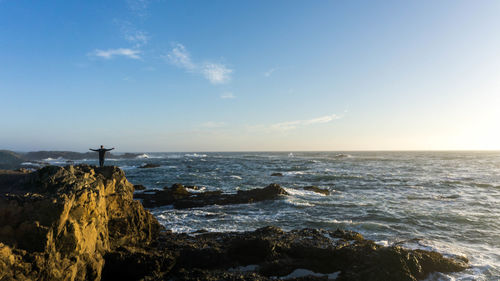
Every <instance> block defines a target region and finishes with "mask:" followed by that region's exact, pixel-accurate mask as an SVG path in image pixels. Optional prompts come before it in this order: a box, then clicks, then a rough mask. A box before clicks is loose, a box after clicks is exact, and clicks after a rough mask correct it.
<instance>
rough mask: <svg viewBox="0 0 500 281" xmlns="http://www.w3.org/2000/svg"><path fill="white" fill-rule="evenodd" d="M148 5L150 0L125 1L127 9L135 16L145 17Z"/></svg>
mask: <svg viewBox="0 0 500 281" xmlns="http://www.w3.org/2000/svg"><path fill="white" fill-rule="evenodd" d="M150 3H151V1H150V0H127V7H128V9H129V10H130V11H131V12H132V13H134V14H135V15H136V16H138V17H146V16H147V15H148V7H149V4H150Z"/></svg>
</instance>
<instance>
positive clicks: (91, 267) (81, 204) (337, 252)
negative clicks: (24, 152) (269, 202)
mask: <svg viewBox="0 0 500 281" xmlns="http://www.w3.org/2000/svg"><path fill="white" fill-rule="evenodd" d="M259 192H262V191H259ZM245 194H246V193H245ZM259 194H260V193H259ZM247 195H249V196H250V195H251V196H253V197H255V196H257V195H256V194H254V193H249V194H247ZM132 197H133V186H132V185H131V184H130V183H129V182H128V181H127V179H126V178H125V175H124V173H123V171H121V170H120V169H118V168H116V167H104V168H96V167H92V166H87V165H79V166H67V167H64V168H62V167H54V166H49V167H45V168H43V169H40V170H38V171H36V172H33V173H24V172H13V171H10V172H6V171H3V172H0V280H273V279H280V278H284V277H287V280H327V279H328V278H331V279H334V278H337V280H409V281H410V280H421V279H424V278H426V276H428V274H429V273H431V272H436V271H439V272H453V271H460V270H463V269H465V268H466V267H467V260H466V259H463V258H454V259H452V258H447V257H443V256H442V255H441V254H439V253H436V252H430V251H422V250H408V249H403V248H401V247H397V246H394V247H383V246H380V245H376V244H375V243H373V241H370V240H366V239H364V238H363V237H362V236H361V235H360V234H358V233H356V232H352V231H343V230H336V231H333V230H321V229H302V230H294V231H289V232H285V231H283V230H281V229H279V228H276V227H266V228H261V229H257V230H255V231H250V232H236V233H208V232H204V231H198V232H196V233H190V234H185V233H172V232H170V231H168V230H165V229H163V228H162V227H161V226H160V225H159V224H158V222H157V220H156V219H155V218H154V217H153V216H152V215H151V214H150V213H149V212H148V211H146V210H145V209H144V208H143V207H142V205H141V204H140V203H139V202H138V201H135V200H133V198H132ZM253 197H252V198H253ZM298 273H300V274H302V275H303V276H302V277H300V274H298ZM304 274H305V275H304Z"/></svg>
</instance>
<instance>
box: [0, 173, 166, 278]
mask: <svg viewBox="0 0 500 281" xmlns="http://www.w3.org/2000/svg"><path fill="white" fill-rule="evenodd" d="M9 181H10V184H8V183H7V182H9ZM0 182H2V183H4V184H1V185H0V191H1V195H0V242H1V243H2V244H1V246H0V280H4V279H10V278H13V279H19V280H23V279H32V280H99V279H100V277H101V270H102V267H103V265H104V255H105V254H106V253H107V252H110V251H112V250H113V249H115V248H117V247H120V246H122V245H130V246H134V245H135V246H144V245H148V244H149V243H151V242H152V241H154V240H155V238H156V237H157V235H158V233H159V231H160V225H159V224H158V221H157V220H156V219H155V218H154V217H153V216H152V215H151V214H150V213H149V212H147V211H146V210H144V209H143V207H142V206H141V204H140V203H139V202H138V201H134V200H133V198H132V196H133V186H132V184H130V183H129V182H128V181H127V179H126V178H125V175H124V173H123V171H121V170H120V169H118V168H116V167H104V168H95V167H91V166H87V165H80V166H75V167H73V166H67V167H65V168H62V167H55V166H48V167H45V168H42V169H40V170H38V171H37V172H33V173H31V174H26V173H17V174H14V175H13V174H11V175H4V174H2V175H0ZM13 187H16V189H15V190H13Z"/></svg>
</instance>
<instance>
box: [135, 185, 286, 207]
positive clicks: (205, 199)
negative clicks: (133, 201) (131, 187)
mask: <svg viewBox="0 0 500 281" xmlns="http://www.w3.org/2000/svg"><path fill="white" fill-rule="evenodd" d="M287 194H288V193H287V192H286V191H285V190H284V189H283V188H282V187H281V186H279V185H278V184H270V185H268V186H267V187H265V188H257V189H252V190H238V192H237V193H236V194H223V193H222V192H220V191H206V192H203V193H191V192H189V191H188V190H187V189H186V187H185V186H183V185H182V184H174V185H172V187H171V188H165V189H163V190H157V191H154V192H153V193H140V194H136V195H135V197H136V198H140V199H142V203H143V204H144V206H145V207H148V208H153V207H158V206H164V205H173V206H174V208H178V209H185V208H192V207H202V206H206V205H215V204H217V205H229V204H245V203H253V202H258V201H264V200H273V199H277V198H279V196H280V195H287Z"/></svg>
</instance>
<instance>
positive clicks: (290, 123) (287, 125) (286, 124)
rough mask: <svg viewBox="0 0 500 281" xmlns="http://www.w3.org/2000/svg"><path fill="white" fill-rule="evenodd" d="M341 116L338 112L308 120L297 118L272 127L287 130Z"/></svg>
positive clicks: (329, 120)
mask: <svg viewBox="0 0 500 281" xmlns="http://www.w3.org/2000/svg"><path fill="white" fill-rule="evenodd" d="M339 118H340V116H338V115H336V114H332V115H326V116H322V117H318V118H313V119H307V120H296V121H288V122H281V123H276V124H272V125H271V126H270V128H271V129H273V130H280V131H287V130H293V129H296V128H298V127H305V126H310V125H315V124H322V123H328V122H331V121H333V120H336V119H339Z"/></svg>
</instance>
